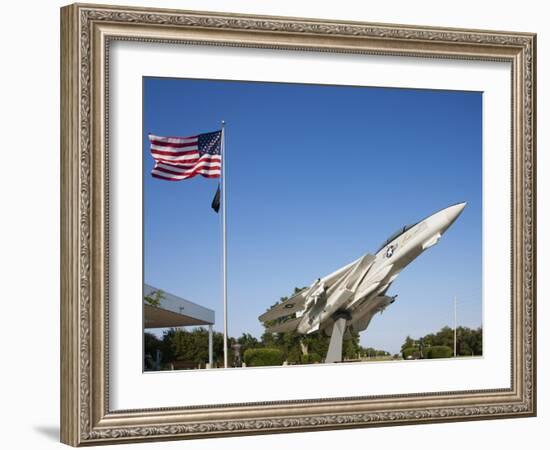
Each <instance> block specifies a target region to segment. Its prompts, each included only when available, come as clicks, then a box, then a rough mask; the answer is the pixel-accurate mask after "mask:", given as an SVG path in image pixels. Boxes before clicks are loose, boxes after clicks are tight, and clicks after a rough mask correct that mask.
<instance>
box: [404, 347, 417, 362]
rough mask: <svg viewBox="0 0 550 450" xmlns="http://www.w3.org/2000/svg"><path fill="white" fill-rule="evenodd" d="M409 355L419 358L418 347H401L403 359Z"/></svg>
mask: <svg viewBox="0 0 550 450" xmlns="http://www.w3.org/2000/svg"><path fill="white" fill-rule="evenodd" d="M409 356H412V357H413V358H420V349H419V348H418V347H407V348H404V349H403V359H408V358H409Z"/></svg>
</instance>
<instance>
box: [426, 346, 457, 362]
mask: <svg viewBox="0 0 550 450" xmlns="http://www.w3.org/2000/svg"><path fill="white" fill-rule="evenodd" d="M425 353H426V358H429V359H434V358H450V357H451V356H453V349H452V348H450V347H447V346H446V345H434V346H433V347H428V348H427V349H426V350H425Z"/></svg>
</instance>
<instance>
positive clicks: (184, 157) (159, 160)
mask: <svg viewBox="0 0 550 450" xmlns="http://www.w3.org/2000/svg"><path fill="white" fill-rule="evenodd" d="M149 141H150V142H151V155H152V156H153V158H154V160H155V167H153V170H152V172H151V175H152V176H153V177H155V178H160V179H162V180H169V181H181V180H186V179H188V178H192V177H194V176H196V175H202V176H203V177H206V178H219V177H220V176H221V164H222V157H221V131H214V132H212V133H204V134H199V135H197V136H188V137H165V136H156V135H153V134H149Z"/></svg>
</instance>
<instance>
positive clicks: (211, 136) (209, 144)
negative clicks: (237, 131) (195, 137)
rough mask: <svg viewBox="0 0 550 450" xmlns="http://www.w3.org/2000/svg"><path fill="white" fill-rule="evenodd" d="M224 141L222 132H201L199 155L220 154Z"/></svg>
mask: <svg viewBox="0 0 550 450" xmlns="http://www.w3.org/2000/svg"><path fill="white" fill-rule="evenodd" d="M221 143H222V132H221V131H213V132H212V133H204V134H199V145H198V147H199V155H200V156H202V155H205V154H208V155H220V154H221Z"/></svg>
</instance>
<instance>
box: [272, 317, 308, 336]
mask: <svg viewBox="0 0 550 450" xmlns="http://www.w3.org/2000/svg"><path fill="white" fill-rule="evenodd" d="M301 321H302V318H301V317H296V318H294V319H290V320H287V321H286V322H282V323H278V324H277V325H274V326H272V327H267V328H266V330H265V331H267V332H268V333H286V332H288V331H294V330H295V329H296V328H298V325H299V324H300V322H301Z"/></svg>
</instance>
